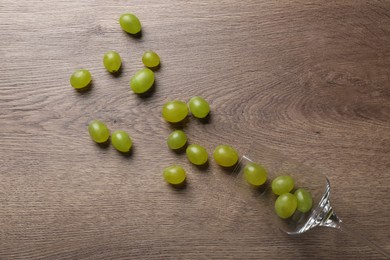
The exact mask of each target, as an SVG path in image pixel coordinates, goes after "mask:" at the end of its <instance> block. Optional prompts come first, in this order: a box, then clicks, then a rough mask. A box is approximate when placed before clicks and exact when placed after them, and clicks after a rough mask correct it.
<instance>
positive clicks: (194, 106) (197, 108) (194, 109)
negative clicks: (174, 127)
mask: <svg viewBox="0 0 390 260" xmlns="http://www.w3.org/2000/svg"><path fill="white" fill-rule="evenodd" d="M188 103H189V107H190V111H191V113H192V115H193V116H194V117H197V118H205V117H206V116H207V115H208V114H209V112H210V106H209V103H207V101H206V100H204V99H203V98H202V97H199V96H196V97H193V98H191V99H190V101H189V102H188Z"/></svg>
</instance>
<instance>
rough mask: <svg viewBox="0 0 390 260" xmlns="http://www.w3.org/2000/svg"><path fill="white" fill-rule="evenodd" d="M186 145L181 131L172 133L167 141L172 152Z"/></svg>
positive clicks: (185, 136)
mask: <svg viewBox="0 0 390 260" xmlns="http://www.w3.org/2000/svg"><path fill="white" fill-rule="evenodd" d="M186 143H187V135H186V134H185V133H184V132H183V131H182V130H175V131H173V132H172V133H171V134H170V135H169V136H168V139H167V144H168V147H169V148H170V149H172V150H176V149H180V148H182V147H183V146H184V145H185V144H186Z"/></svg>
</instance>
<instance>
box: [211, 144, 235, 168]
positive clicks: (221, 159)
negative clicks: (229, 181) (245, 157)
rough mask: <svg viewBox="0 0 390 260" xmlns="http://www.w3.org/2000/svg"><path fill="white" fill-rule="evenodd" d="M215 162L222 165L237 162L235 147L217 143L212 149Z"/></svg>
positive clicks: (228, 165)
mask: <svg viewBox="0 0 390 260" xmlns="http://www.w3.org/2000/svg"><path fill="white" fill-rule="evenodd" d="M213 156H214V160H215V162H216V163H217V164H218V165H220V166H223V167H232V166H234V165H235V164H236V163H237V162H238V153H237V151H236V149H234V148H233V147H231V146H229V145H218V146H217V148H215V150H214V154H213Z"/></svg>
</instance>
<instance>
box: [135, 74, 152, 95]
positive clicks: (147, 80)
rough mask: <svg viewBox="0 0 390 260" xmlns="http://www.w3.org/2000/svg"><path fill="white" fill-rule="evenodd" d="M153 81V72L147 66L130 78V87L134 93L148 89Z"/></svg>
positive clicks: (140, 92)
mask: <svg viewBox="0 0 390 260" xmlns="http://www.w3.org/2000/svg"><path fill="white" fill-rule="evenodd" d="M153 83H154V72H153V71H151V70H150V69H148V68H145V69H141V70H139V71H137V73H135V74H134V76H133V77H132V78H131V80H130V87H131V89H132V90H133V91H134V93H136V94H142V93H145V92H146V91H148V90H149V89H150V88H151V87H152V86H153Z"/></svg>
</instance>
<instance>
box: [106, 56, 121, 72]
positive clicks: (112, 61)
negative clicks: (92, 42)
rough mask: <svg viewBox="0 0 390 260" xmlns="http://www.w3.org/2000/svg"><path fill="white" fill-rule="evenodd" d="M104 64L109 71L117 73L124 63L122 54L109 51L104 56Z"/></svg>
mask: <svg viewBox="0 0 390 260" xmlns="http://www.w3.org/2000/svg"><path fill="white" fill-rule="evenodd" d="M103 64H104V67H105V68H106V69H107V70H108V72H111V73H115V72H117V71H118V70H119V69H120V67H121V65H122V60H121V56H120V55H119V53H117V52H116V51H108V52H106V53H105V54H104V56H103Z"/></svg>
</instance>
